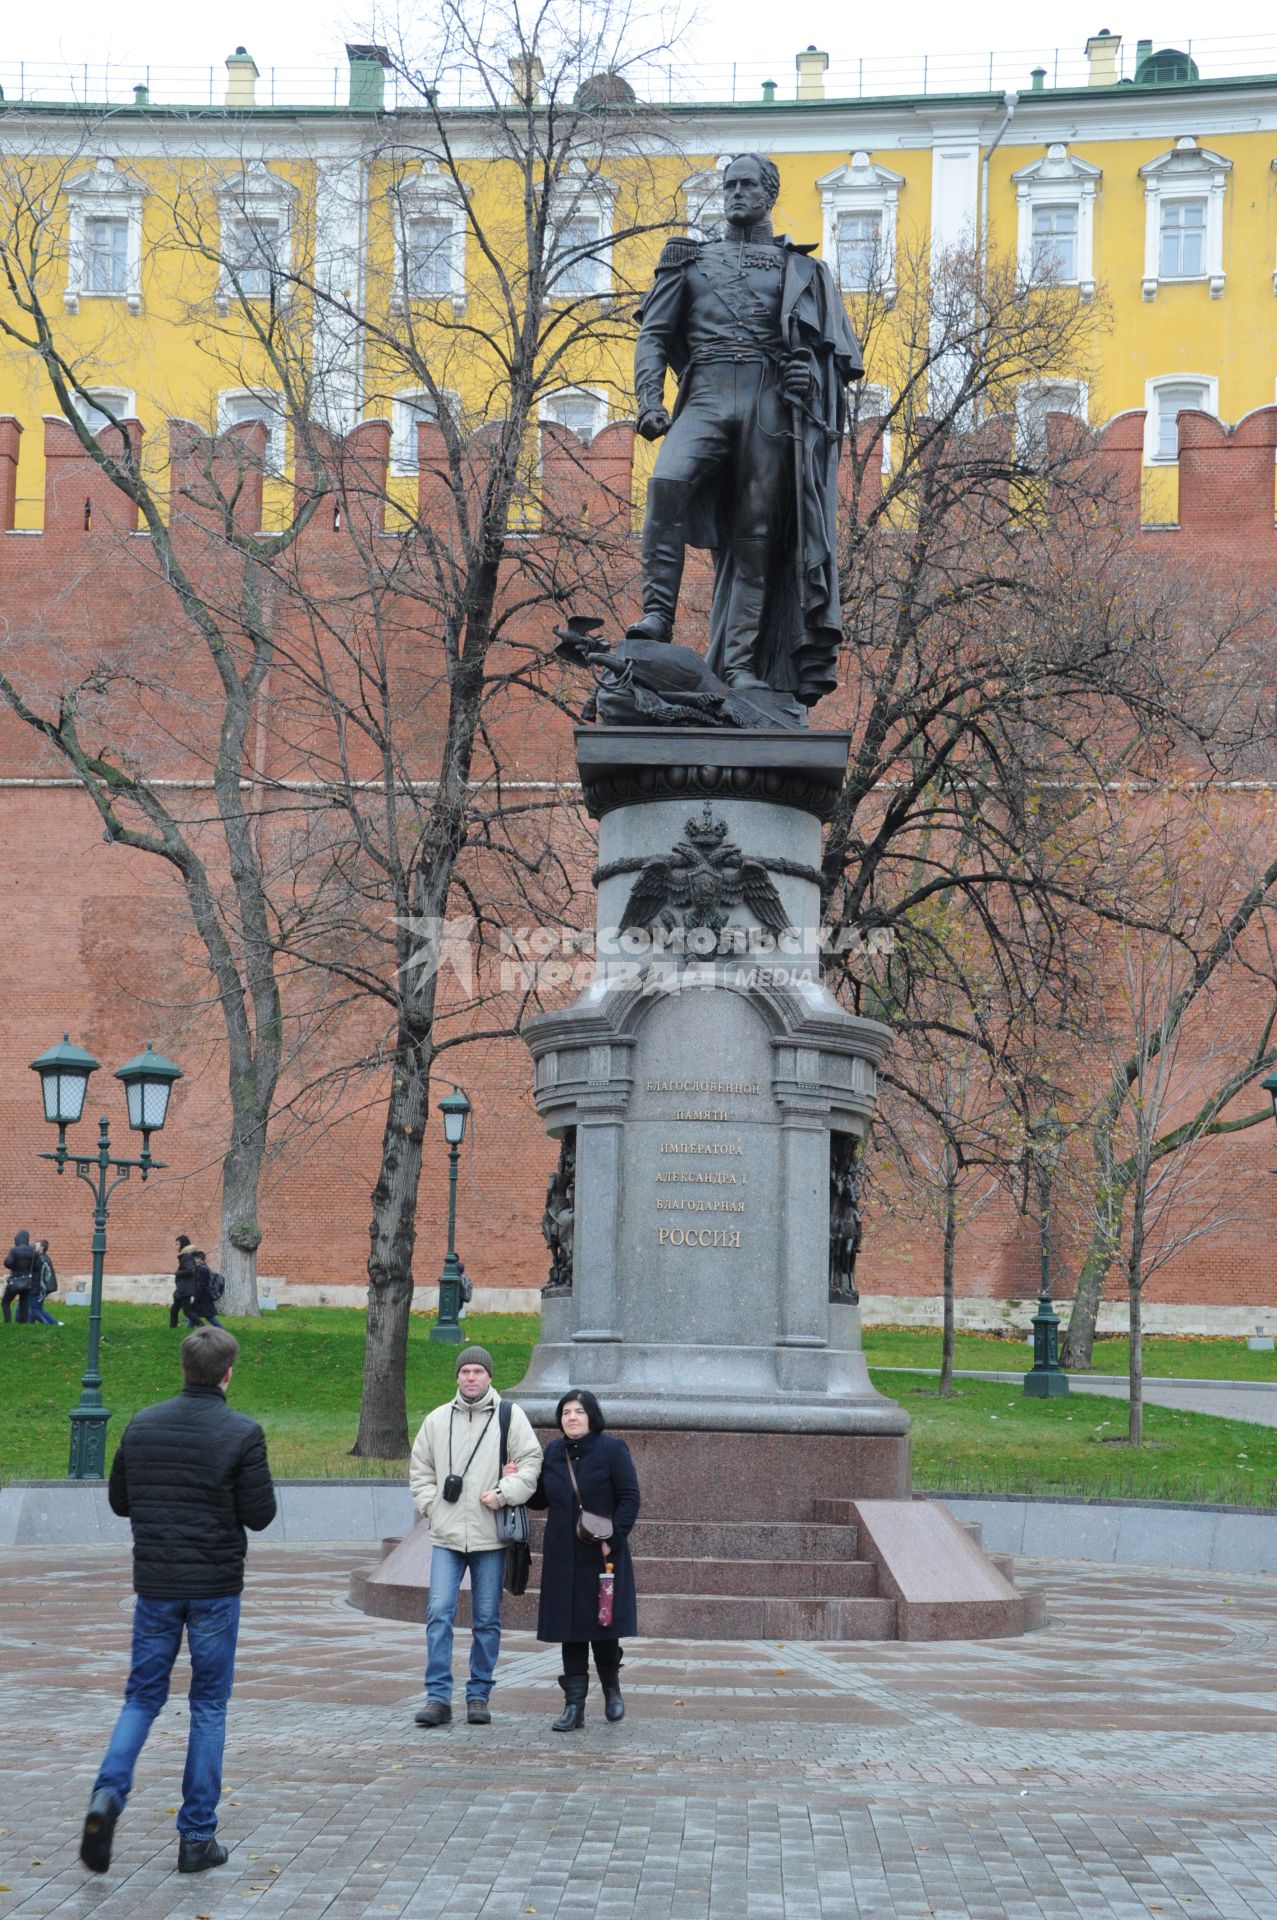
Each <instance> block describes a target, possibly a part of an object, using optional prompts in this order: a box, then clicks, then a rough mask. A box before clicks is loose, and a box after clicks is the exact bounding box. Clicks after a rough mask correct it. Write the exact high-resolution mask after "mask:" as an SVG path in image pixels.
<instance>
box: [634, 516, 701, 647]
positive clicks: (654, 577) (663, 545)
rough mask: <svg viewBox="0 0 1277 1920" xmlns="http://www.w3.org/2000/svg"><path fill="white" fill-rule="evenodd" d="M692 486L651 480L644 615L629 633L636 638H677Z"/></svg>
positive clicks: (645, 533)
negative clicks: (690, 488) (675, 616)
mask: <svg viewBox="0 0 1277 1920" xmlns="http://www.w3.org/2000/svg"><path fill="white" fill-rule="evenodd" d="M687 507H688V488H687V486H686V484H685V483H684V482H683V481H682V480H649V481H648V483H647V519H646V520H645V521H644V523H643V548H642V553H643V617H642V619H641V620H636V621H635V622H634V625H633V626H632V627H628V628H627V629H626V632H627V633H628V635H629V637H630V638H631V639H633V640H664V641H669V640H672V639H673V637H674V614H675V611H676V609H677V607H678V590H679V587H680V586H681V584H682V580H683V557H684V555H685V553H686V551H687Z"/></svg>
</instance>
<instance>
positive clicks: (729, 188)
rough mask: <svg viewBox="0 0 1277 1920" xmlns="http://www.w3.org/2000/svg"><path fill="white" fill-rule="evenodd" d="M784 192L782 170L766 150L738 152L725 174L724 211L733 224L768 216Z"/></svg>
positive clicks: (753, 222)
mask: <svg viewBox="0 0 1277 1920" xmlns="http://www.w3.org/2000/svg"><path fill="white" fill-rule="evenodd" d="M779 194H780V170H779V168H778V167H777V165H776V163H775V161H774V160H769V159H768V158H767V156H766V154H764V153H738V154H737V156H736V158H735V159H734V160H733V161H732V163H731V165H730V166H729V167H727V169H726V170H725V172H724V174H723V213H724V215H725V216H726V219H727V224H728V226H729V227H752V226H754V225H756V223H757V222H758V221H759V220H765V219H766V218H767V216H768V214H769V213H770V212H771V210H772V208H773V207H774V206H775V204H776V201H777V199H778V197H779Z"/></svg>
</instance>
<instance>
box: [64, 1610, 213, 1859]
mask: <svg viewBox="0 0 1277 1920" xmlns="http://www.w3.org/2000/svg"><path fill="white" fill-rule="evenodd" d="M183 1628H185V1630H186V1643H187V1646H188V1648H189V1650H190V1655H191V1692H190V1700H189V1707H190V1732H189V1734H188V1736H187V1741H186V1771H185V1773H184V1774H183V1775H182V1804H181V1807H180V1808H179V1809H178V1815H177V1830H178V1832H179V1833H184V1834H189V1835H191V1836H192V1838H195V1839H201V1840H206V1839H210V1838H211V1837H212V1835H213V1834H214V1833H215V1832H216V1830H217V1802H218V1800H219V1798H220V1796H221V1791H222V1749H223V1747H224V1746H225V1744H226V1704H227V1702H228V1700H229V1699H230V1697H231V1683H232V1681H233V1680H234V1678H235V1642H236V1639H237V1638H238V1635H239V1595H238V1594H237V1593H232V1594H227V1595H225V1596H224V1597H223V1598H221V1599H218V1600H148V1599H147V1598H146V1596H145V1595H144V1594H139V1595H138V1598H137V1606H136V1607H135V1609H134V1613H133V1665H132V1668H131V1669H130V1672H129V1680H128V1685H127V1686H126V1687H125V1689H124V1706H123V1708H122V1709H121V1712H120V1717H119V1719H118V1720H117V1721H116V1723H115V1732H114V1733H113V1734H112V1735H111V1744H110V1746H109V1747H108V1748H107V1750H106V1758H105V1759H104V1760H103V1762H102V1766H101V1770H100V1772H99V1773H98V1777H97V1779H96V1780H95V1781H94V1783H93V1791H94V1793H96V1792H97V1791H98V1789H99V1788H100V1787H105V1788H106V1790H107V1792H108V1793H109V1794H110V1795H111V1797H112V1799H113V1800H114V1801H115V1803H116V1805H117V1806H119V1807H123V1805H124V1803H125V1801H126V1800H127V1799H128V1797H129V1789H130V1788H131V1787H132V1785H133V1769H134V1767H135V1766H136V1765H137V1757H138V1755H139V1754H140V1753H141V1751H142V1748H143V1746H144V1744H145V1742H146V1736H147V1734H148V1733H149V1732H150V1731H151V1724H152V1722H153V1721H154V1719H155V1716H156V1714H157V1713H159V1711H160V1709H161V1708H162V1707H163V1705H164V1702H165V1701H166V1700H167V1699H168V1687H169V1678H170V1675H171V1674H172V1672H173V1665H174V1662H175V1661H176V1659H177V1656H178V1653H179V1652H180V1651H181V1646H182V1630H183Z"/></svg>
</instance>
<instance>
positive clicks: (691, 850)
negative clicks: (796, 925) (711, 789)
mask: <svg viewBox="0 0 1277 1920" xmlns="http://www.w3.org/2000/svg"><path fill="white" fill-rule="evenodd" d="M685 832H686V835H687V837H686V839H684V840H676V841H675V842H674V846H673V849H672V851H671V852H670V853H668V854H663V855H658V856H656V857H654V858H653V859H651V860H646V861H644V863H643V865H642V867H641V868H640V869H639V876H638V879H637V880H636V881H635V882H634V888H633V891H632V892H631V894H630V897H629V899H628V900H627V902H626V904H625V911H624V913H623V914H622V915H621V923H620V926H619V927H618V929H617V931H618V933H628V932H629V931H630V930H631V929H633V928H636V927H640V928H646V929H648V930H655V929H656V928H657V927H663V928H664V929H665V931H666V932H667V933H672V932H674V930H675V929H676V928H679V927H682V928H685V929H689V930H690V929H692V928H700V927H703V928H707V929H708V930H709V931H710V932H711V933H715V934H718V933H721V932H722V930H723V928H724V927H725V926H726V925H727V918H728V915H729V914H730V913H731V911H732V909H733V908H734V907H739V906H744V907H746V908H747V909H748V911H749V912H750V914H751V915H752V916H753V918H754V919H755V920H756V921H757V923H758V925H759V926H760V927H763V928H765V929H766V930H767V932H768V933H773V934H784V933H788V932H790V930H791V929H790V923H789V920H788V917H787V916H786V913H785V909H784V906H783V905H782V903H781V898H780V895H779V893H777V891H776V887H775V884H774V883H773V881H772V879H771V876H770V875H769V874H768V872H767V869H766V867H765V866H764V865H763V863H762V862H761V861H760V860H747V859H746V858H745V856H744V854H743V853H742V852H741V850H740V848H739V847H738V846H737V845H736V843H735V841H734V840H729V839H728V838H727V822H726V821H725V820H716V819H715V818H714V814H713V808H712V806H711V804H710V802H709V801H708V800H707V801H706V802H705V805H704V807H703V809H702V812H701V818H700V819H699V820H689V821H688V823H687V826H686V828H685Z"/></svg>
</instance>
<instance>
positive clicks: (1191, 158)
mask: <svg viewBox="0 0 1277 1920" xmlns="http://www.w3.org/2000/svg"><path fill="white" fill-rule="evenodd" d="M1232 170H1233V163H1232V161H1231V160H1226V159H1225V158H1224V156H1223V154H1222V153H1212V152H1211V150H1210V148H1209V147H1199V146H1198V144H1197V141H1196V139H1195V138H1194V137H1193V136H1192V135H1191V134H1185V135H1184V136H1183V137H1182V138H1181V139H1179V140H1177V141H1176V142H1175V145H1174V146H1173V147H1172V148H1170V150H1169V151H1168V152H1166V153H1159V154H1158V156H1157V158H1156V159H1155V160H1149V161H1147V162H1146V164H1145V165H1144V166H1142V167H1141V168H1140V178H1141V179H1142V180H1143V182H1144V279H1143V282H1142V288H1143V294H1144V298H1145V299H1146V300H1154V299H1156V297H1157V289H1158V287H1159V285H1161V284H1163V275H1162V273H1161V264H1162V258H1161V255H1162V203H1163V201H1166V200H1203V199H1204V200H1205V202H1206V243H1205V244H1206V258H1205V261H1204V262H1203V271H1202V272H1201V273H1194V274H1176V275H1174V276H1173V277H1172V276H1170V275H1167V276H1165V278H1164V284H1165V285H1167V286H1194V285H1197V284H1199V283H1200V282H1203V281H1204V282H1205V283H1206V284H1207V285H1208V286H1209V287H1210V297H1211V299H1212V300H1218V299H1219V298H1220V296H1221V294H1222V293H1223V291H1224V195H1225V193H1226V192H1227V189H1228V176H1229V174H1230V173H1231V172H1232Z"/></svg>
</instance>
